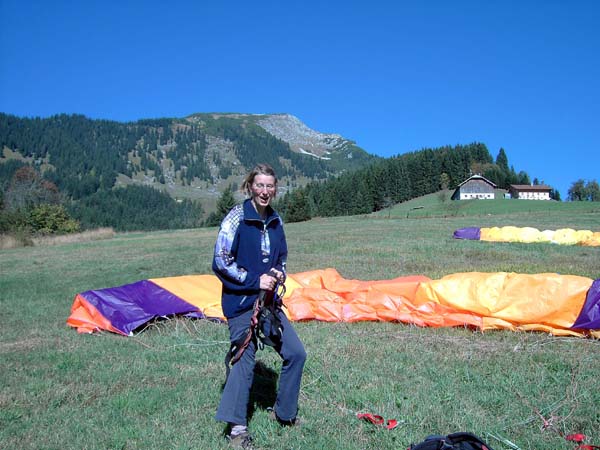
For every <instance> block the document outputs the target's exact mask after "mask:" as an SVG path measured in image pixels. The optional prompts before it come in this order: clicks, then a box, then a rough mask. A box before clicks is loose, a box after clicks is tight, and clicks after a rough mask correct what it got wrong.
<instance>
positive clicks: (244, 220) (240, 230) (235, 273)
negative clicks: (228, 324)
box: [212, 200, 287, 318]
mask: <svg viewBox="0 0 600 450" xmlns="http://www.w3.org/2000/svg"><path fill="white" fill-rule="evenodd" d="M286 258H287V243H286V240H285V233H284V231H283V221H282V220H281V218H280V217H279V215H278V214H277V213H276V212H275V211H274V210H273V209H272V208H271V207H270V206H269V207H268V210H267V218H266V219H265V220H264V221H263V220H262V219H261V218H260V216H259V215H258V213H257V211H256V209H254V206H253V205H252V203H251V201H250V200H246V201H245V202H244V203H243V204H242V205H237V206H235V207H234V208H233V209H232V210H231V211H230V212H229V213H228V214H227V216H226V217H225V219H223V222H221V227H220V229H219V235H218V236H217V242H216V244H215V252H214V258H213V264H212V269H213V271H214V272H215V274H216V275H217V277H218V278H219V279H220V280H221V282H222V283H223V289H222V295H221V306H222V308H223V313H224V314H225V317H227V318H231V317H236V316H239V315H240V314H242V313H244V312H246V311H248V310H249V309H252V306H253V305H254V301H255V300H256V297H257V296H258V294H259V292H260V276H261V275H262V274H265V273H268V272H269V270H271V269H272V268H275V269H277V270H279V271H282V272H284V273H285V263H286Z"/></svg>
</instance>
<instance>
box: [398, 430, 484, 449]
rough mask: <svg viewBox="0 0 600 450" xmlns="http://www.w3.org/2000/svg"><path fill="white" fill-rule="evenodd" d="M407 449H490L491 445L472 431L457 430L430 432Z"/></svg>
mask: <svg viewBox="0 0 600 450" xmlns="http://www.w3.org/2000/svg"><path fill="white" fill-rule="evenodd" d="M407 450H492V447H490V446H489V445H487V444H486V443H485V442H483V441H482V440H481V439H480V438H478V437H477V436H475V435H474V434H472V433H466V432H459V433H452V434H449V435H447V436H442V435H439V434H432V435H430V436H427V437H426V438H425V440H424V441H423V442H421V443H420V444H413V445H411V446H410V447H408V449H407Z"/></svg>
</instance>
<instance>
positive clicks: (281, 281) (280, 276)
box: [269, 269, 285, 283]
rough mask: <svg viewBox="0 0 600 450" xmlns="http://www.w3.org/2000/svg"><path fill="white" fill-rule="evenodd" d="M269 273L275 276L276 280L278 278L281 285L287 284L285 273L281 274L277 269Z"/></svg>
mask: <svg viewBox="0 0 600 450" xmlns="http://www.w3.org/2000/svg"><path fill="white" fill-rule="evenodd" d="M269 273H270V274H271V275H274V276H275V278H277V281H279V282H280V283H283V282H285V275H284V274H283V272H280V271H279V270H277V269H271V270H270V271H269Z"/></svg>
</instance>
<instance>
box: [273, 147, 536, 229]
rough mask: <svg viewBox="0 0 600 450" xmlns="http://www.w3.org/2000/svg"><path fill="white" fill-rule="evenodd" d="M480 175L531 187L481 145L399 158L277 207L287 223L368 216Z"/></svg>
mask: <svg viewBox="0 0 600 450" xmlns="http://www.w3.org/2000/svg"><path fill="white" fill-rule="evenodd" d="M472 173H481V174H483V175H484V176H485V177H486V178H488V179H489V180H490V181H492V182H494V183H495V184H496V185H497V186H498V187H499V188H505V189H506V188H508V186H509V185H510V184H529V175H528V174H527V173H526V172H524V171H521V172H519V173H517V172H516V171H515V169H514V168H513V167H509V165H508V158H507V156H506V152H505V151H504V149H500V151H499V153H498V156H497V157H496V160H495V161H494V159H493V158H492V156H491V154H490V152H489V150H488V149H487V147H486V146H485V144H482V143H472V144H469V145H456V146H454V147H452V146H445V147H441V148H436V149H431V148H424V149H421V150H419V151H415V152H410V153H405V154H402V155H397V156H394V157H392V158H388V159H385V160H381V161H377V162H375V163H373V164H371V165H369V166H367V167H365V168H363V169H360V170H357V171H354V172H352V173H347V174H343V175H341V176H339V177H337V178H335V179H330V180H327V181H326V182H314V183H310V184H308V185H307V186H306V187H304V188H299V189H296V190H294V191H292V192H290V193H286V194H285V195H284V196H283V198H282V199H281V200H280V201H279V202H278V203H277V207H278V208H279V209H280V210H281V212H282V214H283V215H284V217H285V220H286V221H288V222H295V221H301V220H307V219H310V218H311V217H316V216H320V217H327V216H339V215H354V214H368V213H371V212H375V211H379V210H381V209H383V208H386V207H389V206H391V205H392V204H395V203H400V202H404V201H407V200H410V199H412V198H416V197H420V196H422V195H426V194H430V193H433V192H437V191H439V190H441V189H448V188H454V187H456V186H457V185H458V184H460V183H461V182H462V181H464V180H465V179H466V178H468V177H469V176H470V174H472Z"/></svg>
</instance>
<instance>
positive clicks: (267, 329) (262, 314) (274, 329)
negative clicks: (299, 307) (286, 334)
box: [225, 271, 285, 379]
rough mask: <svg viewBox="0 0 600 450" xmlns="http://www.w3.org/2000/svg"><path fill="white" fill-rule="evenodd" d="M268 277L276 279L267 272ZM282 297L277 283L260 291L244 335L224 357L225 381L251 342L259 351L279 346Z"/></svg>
mask: <svg viewBox="0 0 600 450" xmlns="http://www.w3.org/2000/svg"><path fill="white" fill-rule="evenodd" d="M269 275H270V276H272V277H275V278H277V274H276V273H274V272H273V271H271V272H269ZM284 295H285V284H283V283H282V282H279V281H277V283H276V284H275V288H274V289H273V290H272V291H266V290H264V289H261V291H260V293H259V294H258V297H257V298H256V301H255V302H254V312H253V314H252V317H251V319H250V326H249V327H248V331H247V333H246V335H245V336H242V337H241V338H240V339H238V340H236V341H234V342H232V343H231V347H230V348H229V351H228V352H227V355H226V356H225V367H226V376H225V378H226V379H227V377H229V371H230V370H231V367H233V365H234V364H235V363H236V362H238V361H239V360H240V358H241V357H242V355H243V354H244V351H245V350H246V348H247V347H248V345H249V344H250V342H251V341H253V340H254V342H255V343H256V346H257V347H258V349H259V350H262V349H263V348H264V347H265V345H267V346H269V347H277V346H278V345H280V344H281V337H282V335H283V324H282V323H281V320H280V319H279V313H280V312H281V308H282V306H284V305H283V296H284Z"/></svg>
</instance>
